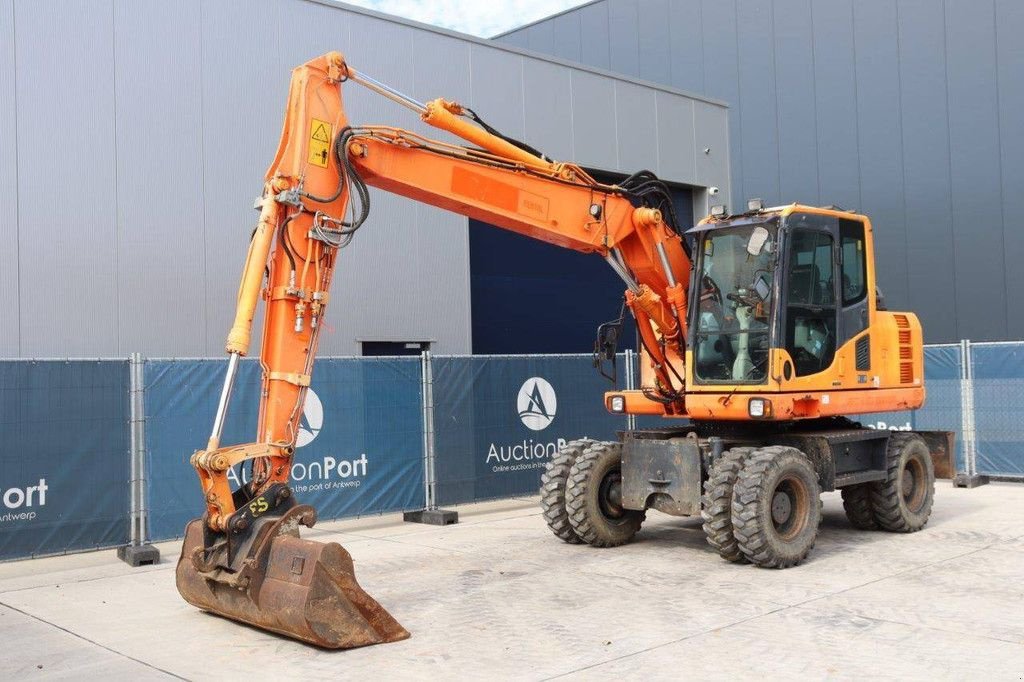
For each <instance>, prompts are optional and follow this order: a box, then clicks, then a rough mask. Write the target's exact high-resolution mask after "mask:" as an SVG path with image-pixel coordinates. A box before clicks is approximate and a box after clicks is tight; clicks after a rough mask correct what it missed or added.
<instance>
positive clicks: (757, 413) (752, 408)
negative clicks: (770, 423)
mask: <svg viewBox="0 0 1024 682" xmlns="http://www.w3.org/2000/svg"><path fill="white" fill-rule="evenodd" d="M747 413H748V414H749V415H750V416H751V417H753V418H754V419H764V418H765V417H770V416H772V403H771V401H769V400H765V399H764V398H751V399H750V402H748V403H747Z"/></svg>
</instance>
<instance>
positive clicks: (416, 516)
mask: <svg viewBox="0 0 1024 682" xmlns="http://www.w3.org/2000/svg"><path fill="white" fill-rule="evenodd" d="M402 520H403V521H406V522H408V523H426V524H429V525H431V526H450V525H451V524H453V523H458V522H459V512H457V511H455V510H454V509H417V510H416V511H407V512H405V513H403V514H402Z"/></svg>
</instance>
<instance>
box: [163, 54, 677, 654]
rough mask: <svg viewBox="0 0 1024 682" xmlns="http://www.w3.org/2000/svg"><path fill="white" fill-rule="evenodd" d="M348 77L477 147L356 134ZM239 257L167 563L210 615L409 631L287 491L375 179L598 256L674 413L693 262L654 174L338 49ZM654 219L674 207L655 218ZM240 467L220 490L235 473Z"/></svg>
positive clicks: (312, 82)
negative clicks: (240, 391) (220, 355)
mask: <svg viewBox="0 0 1024 682" xmlns="http://www.w3.org/2000/svg"><path fill="white" fill-rule="evenodd" d="M346 81H354V82H357V83H360V84H362V85H364V86H366V87H368V88H370V89H371V90H374V91H376V92H378V93H380V94H382V95H384V96H387V97H389V98H391V99H394V100H396V101H399V102H400V103H402V104H403V105H405V106H407V107H409V108H411V109H413V110H414V111H415V112H416V113H418V114H419V115H420V117H421V119H422V120H423V121H425V122H426V123H428V124H430V125H432V126H434V127H436V128H438V129H440V130H444V131H447V132H449V133H452V134H454V135H456V136H457V137H460V138H461V139H462V140H464V141H466V142H468V143H470V145H472V146H463V145H459V144H451V143H446V142H440V141H437V140H432V139H428V138H425V137H423V136H420V135H417V134H416V133H413V132H410V131H407V130H402V129H398V128H389V127H382V126H365V127H350V126H349V124H348V121H347V119H346V116H345V110H344V106H343V100H342V89H343V84H344V83H345V82H346ZM265 181H266V182H265V185H264V191H263V196H262V198H261V199H260V201H259V207H260V216H259V220H258V222H257V225H256V229H255V230H254V232H253V236H252V240H251V243H250V246H249V251H248V254H247V257H246V262H245V267H244V269H243V274H242V282H241V285H240V287H239V292H238V298H237V303H236V314H235V319H234V323H233V325H232V327H231V330H230V332H229V334H228V338H227V343H226V345H225V349H226V351H227V353H228V358H229V360H228V366H227V372H226V376H225V381H224V387H223V390H222V392H221V398H220V402H219V404H218V408H217V413H216V416H215V418H214V425H213V429H212V432H211V434H210V438H209V441H208V443H207V445H206V448H205V449H203V450H199V451H197V452H196V453H195V454H194V455H193V456H192V459H191V462H192V465H193V466H194V467H195V469H196V471H197V473H198V475H199V480H200V484H201V486H202V490H203V495H204V499H205V502H206V512H205V514H204V515H203V517H202V518H199V519H195V520H194V521H192V522H191V523H190V524H189V525H188V527H187V529H186V534H185V542H184V544H183V547H182V554H181V558H180V560H179V562H178V568H177V584H178V589H179V591H180V592H181V594H182V596H183V597H184V598H185V599H186V600H187V601H189V602H190V603H192V604H194V605H196V606H198V607H199V608H202V609H205V610H207V611H210V612H213V613H216V614H219V615H222V616H226V617H228V618H233V619H236V620H239V621H243V622H246V623H249V624H251V625H255V626H257V627H261V628H265V629H267V630H271V631H274V632H278V633H281V634H285V635H288V636H291V637H295V638H297V639H301V640H304V641H307V642H310V643H313V644H317V645H320V646H324V647H331V648H350V647H355V646H363V645H367V644H375V643H380V642H389V641H395V640H399V639H403V638H405V637H408V636H409V633H408V632H407V631H406V630H405V629H404V628H402V627H401V625H399V624H398V622H397V621H395V619H394V618H392V617H391V616H390V614H388V612H387V611H386V610H385V609H384V608H383V607H382V606H380V605H379V604H378V603H377V602H376V601H375V600H374V599H373V598H372V597H370V596H369V595H368V594H366V593H365V592H364V591H363V590H362V589H361V588H360V586H359V584H358V583H357V582H356V579H355V574H354V571H353V567H352V560H351V557H350V556H349V555H348V553H347V552H346V551H345V550H344V549H343V548H342V547H341V546H340V545H337V544H335V543H330V544H326V545H325V544H322V543H317V542H313V541H310V540H303V539H300V538H299V533H298V528H299V526H307V527H311V526H312V525H313V524H314V523H315V521H316V513H315V511H314V510H313V509H312V508H310V507H308V506H304V505H300V504H298V503H297V502H296V501H295V499H294V496H293V494H292V491H291V489H290V488H289V487H288V482H289V474H290V469H291V464H292V457H293V454H294V448H295V439H296V433H297V428H298V420H299V417H300V413H301V406H302V405H303V402H304V399H305V395H306V390H307V388H308V387H309V384H310V378H311V374H312V370H313V361H314V358H315V355H316V348H317V340H318V337H319V332H320V330H321V328H322V321H323V318H324V314H325V312H326V307H327V304H328V301H329V299H330V294H329V291H330V282H331V275H332V273H333V271H334V267H335V261H336V258H337V256H338V253H339V251H340V250H341V249H342V248H344V247H345V246H346V245H347V244H348V243H349V241H350V240H351V239H352V237H353V235H354V233H355V232H356V230H358V229H359V227H360V226H361V225H362V224H363V222H364V221H365V220H366V217H367V214H368V210H369V194H368V190H367V187H368V186H375V187H379V188H381V189H384V190H387V191H389V192H393V193H395V194H400V195H403V196H406V197H410V198H412V199H415V200H418V201H421V202H424V203H428V204H432V205H434V206H439V207H442V208H445V209H448V210H451V211H454V212H457V213H461V214H463V215H467V216H470V217H473V218H477V219H480V220H484V221H486V222H488V223H491V224H493V225H496V226H498V227H502V228H505V229H508V230H512V231H515V232H517V233H520V234H523V235H526V236H529V237H532V238H535V239H539V240H542V241H546V242H548V243H551V244H555V245H558V246H561V247H565V248H570V249H574V250H577V251H581V252H592V253H597V254H600V255H601V256H602V257H604V258H605V259H606V260H607V261H608V262H609V264H610V265H611V266H612V267H613V268H614V269H615V271H616V272H617V273H618V274H619V275H620V276H621V277H622V279H623V281H624V283H625V285H626V289H627V291H626V301H627V304H628V305H629V306H630V307H631V309H632V312H633V315H634V317H635V318H636V319H637V322H638V328H639V329H640V337H641V340H642V342H643V343H644V346H645V347H646V348H647V350H648V353H649V354H650V357H651V358H652V363H651V366H652V368H653V369H654V372H655V374H656V379H655V383H656V386H657V389H658V392H659V394H660V400H662V401H663V402H664V403H665V404H666V405H673V404H674V405H676V406H677V408H678V409H679V410H680V411H681V410H682V395H683V388H684V386H683V380H682V375H681V365H682V361H683V358H684V356H685V339H686V327H685V325H686V319H687V314H686V313H687V311H686V291H685V288H684V287H685V286H686V285H687V283H688V282H689V275H690V260H689V257H688V254H687V253H686V249H685V246H684V242H683V240H682V238H681V237H680V234H679V230H678V226H677V225H676V223H675V221H674V216H672V215H671V212H672V209H671V202H670V201H668V194H667V191H665V190H664V185H662V184H661V183H660V181H658V180H657V178H655V177H654V176H653V174H650V173H647V172H644V173H640V174H637V175H636V176H634V177H633V178H631V179H630V180H629V181H628V182H624V183H622V184H621V185H605V184H601V183H598V182H596V181H595V180H594V179H593V178H591V177H590V175H589V174H587V173H586V171H584V170H583V169H582V168H580V167H578V166H575V165H572V164H568V163H557V162H554V161H551V160H549V159H547V158H545V157H543V156H542V155H540V154H539V153H537V152H535V150H532V149H529V148H528V147H526V146H525V145H523V144H522V143H517V142H515V141H513V140H510V139H508V138H505V137H503V136H501V135H500V134H499V133H497V131H495V130H494V129H492V128H489V127H488V126H487V125H486V124H485V123H483V122H482V121H481V120H480V119H479V118H478V117H477V116H476V114H475V113H474V112H472V111H471V110H470V109H467V108H465V107H463V106H462V105H460V104H457V103H454V102H448V101H446V100H441V99H438V100H434V101H432V102H428V103H426V104H422V103H419V102H416V101H415V100H413V99H411V98H409V97H407V96H405V95H402V94H400V93H397V92H395V91H394V90H392V89H390V88H388V87H387V86H386V85H384V84H382V83H379V82H377V81H375V80H373V79H372V78H369V77H367V76H365V75H363V74H360V73H358V72H356V71H355V70H354V69H352V68H351V67H349V66H348V65H347V64H346V62H345V60H344V58H343V57H342V56H341V55H340V54H339V53H337V52H332V53H329V54H327V55H324V56H322V57H319V58H317V59H314V60H312V61H310V62H308V63H306V64H304V65H302V66H300V67H298V68H297V69H295V70H294V72H293V74H292V79H291V86H290V91H289V97H288V106H287V110H286V115H285V122H284V127H283V130H282V133H281V141H280V144H279V147H278V150H277V153H276V155H275V157H274V161H273V163H272V164H271V165H270V167H269V169H268V170H267V173H266V176H265ZM666 212H667V213H668V214H669V215H666ZM261 298H262V299H263V300H264V302H265V305H266V314H265V317H264V324H263V334H262V339H261V347H260V355H259V357H260V362H261V365H262V368H263V386H262V393H261V401H260V413H259V423H258V431H257V434H256V436H257V437H256V440H255V442H253V443H248V444H242V445H228V446H224V445H222V444H221V442H220V439H221V433H222V429H223V426H224V422H225V420H226V417H227V413H228V406H229V403H230V398H231V394H232V388H233V383H234V378H235V374H236V371H237V367H238V361H239V359H240V358H241V357H244V356H246V355H247V354H248V353H249V351H250V345H251V335H252V321H253V318H254V316H255V313H256V308H257V305H258V303H259V300H260V299H261ZM246 462H249V463H250V466H251V467H252V476H251V477H250V482H249V483H246V484H245V485H243V486H241V487H239V488H237V489H234V490H232V488H231V486H230V485H229V482H228V476H227V474H228V472H229V470H230V469H231V468H232V467H235V466H245V465H246Z"/></svg>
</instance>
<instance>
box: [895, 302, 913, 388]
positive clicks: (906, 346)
mask: <svg viewBox="0 0 1024 682" xmlns="http://www.w3.org/2000/svg"><path fill="white" fill-rule="evenodd" d="M894 317H895V318H896V326H897V327H898V328H899V336H900V383H901V384H912V383H914V348H913V345H912V343H911V335H910V320H908V319H907V316H906V315H895V316H894Z"/></svg>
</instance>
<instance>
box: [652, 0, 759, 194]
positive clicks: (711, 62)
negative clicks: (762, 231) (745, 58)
mask: <svg viewBox="0 0 1024 682" xmlns="http://www.w3.org/2000/svg"><path fill="white" fill-rule="evenodd" d="M700 17H701V21H702V22H703V25H704V26H706V27H709V28H711V29H712V33H711V35H713V36H714V39H713V40H712V39H710V37H709V38H708V39H707V40H704V45H703V55H704V82H705V89H704V91H703V92H704V94H706V95H709V96H711V97H717V98H718V99H720V100H723V101H725V102H727V103H729V107H730V109H729V168H730V169H731V172H732V174H731V186H732V193H731V194H727V193H725V192H724V190H725V188H724V187H723V188H722V190H723V193H722V194H720V195H719V196H718V197H716V201H721V202H725V203H729V202H730V201H731V197H732V196H735V197H736V198H737V199H736V200H737V201H739V200H741V199H742V198H743V197H746V196H747V192H746V188H745V186H744V174H743V172H742V169H743V144H742V139H743V135H742V129H741V126H740V109H741V107H742V105H743V100H742V99H741V98H740V67H739V48H738V46H737V32H736V0H704V3H703V4H702V5H701V12H700ZM676 33H677V31H675V30H674V28H673V31H672V34H673V35H676ZM702 33H703V30H702ZM697 110H698V111H699V110H700V107H697ZM705 147H707V145H704V146H703V147H702V146H701V145H700V144H699V143H698V145H697V149H698V151H700V150H702V149H704V148H705ZM713 154H714V151H712V155H713ZM702 161H703V162H704V163H706V162H707V161H709V159H703V160H702V159H700V158H699V157H698V158H697V167H698V169H700V168H701V166H702ZM764 198H765V199H767V197H764Z"/></svg>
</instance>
